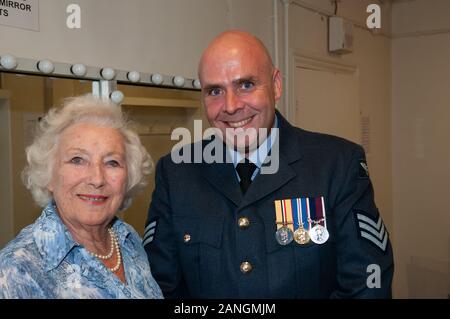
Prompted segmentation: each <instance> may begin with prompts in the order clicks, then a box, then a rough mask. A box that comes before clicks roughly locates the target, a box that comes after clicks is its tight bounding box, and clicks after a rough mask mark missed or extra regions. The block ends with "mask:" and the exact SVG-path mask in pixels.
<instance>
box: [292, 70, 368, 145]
mask: <svg viewBox="0 0 450 319" xmlns="http://www.w3.org/2000/svg"><path fill="white" fill-rule="evenodd" d="M293 94H294V98H295V100H294V102H295V110H294V116H293V118H294V124H295V126H298V127H301V128H303V129H306V130H310V131H315V132H321V133H327V134H332V135H337V136H340V137H343V138H346V139H348V140H351V141H353V142H355V143H358V144H361V126H360V108H359V104H358V76H357V72H339V71H336V70H332V69H330V70H327V69H321V68H308V67H303V66H297V67H296V68H295V78H294V92H293Z"/></svg>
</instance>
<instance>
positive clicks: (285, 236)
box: [275, 226, 294, 246]
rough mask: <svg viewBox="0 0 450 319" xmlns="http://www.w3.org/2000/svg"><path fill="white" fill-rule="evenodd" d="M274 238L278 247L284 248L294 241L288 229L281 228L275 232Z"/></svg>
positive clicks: (285, 227)
mask: <svg viewBox="0 0 450 319" xmlns="http://www.w3.org/2000/svg"><path fill="white" fill-rule="evenodd" d="M275 238H276V240H277V242H278V243H279V244H280V245H283V246H285V245H287V244H289V243H291V242H292V241H293V240H294V234H293V233H292V230H291V229H290V228H288V227H287V226H283V227H280V228H279V229H278V230H277V231H276V233H275Z"/></svg>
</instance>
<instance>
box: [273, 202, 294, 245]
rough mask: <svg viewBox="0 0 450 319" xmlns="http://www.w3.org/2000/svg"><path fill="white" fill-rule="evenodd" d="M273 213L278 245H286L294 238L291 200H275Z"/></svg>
mask: <svg viewBox="0 0 450 319" xmlns="http://www.w3.org/2000/svg"><path fill="white" fill-rule="evenodd" d="M275 213H276V225H277V231H276V232H275V238H276V240H277V242H278V243H279V244H280V245H283V246H286V245H288V244H290V243H291V242H292V241H293V240H294V228H293V222H292V205H291V201H290V200H276V201H275Z"/></svg>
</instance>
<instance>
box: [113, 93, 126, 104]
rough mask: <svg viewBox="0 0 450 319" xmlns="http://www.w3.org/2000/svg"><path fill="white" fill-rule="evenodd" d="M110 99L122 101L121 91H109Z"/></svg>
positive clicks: (118, 102) (117, 101) (117, 102)
mask: <svg viewBox="0 0 450 319" xmlns="http://www.w3.org/2000/svg"><path fill="white" fill-rule="evenodd" d="M110 98H111V101H113V102H114V103H116V104H120V103H122V101H123V98H124V96H123V93H122V92H121V91H119V90H115V91H114V92H112V93H111V95H110Z"/></svg>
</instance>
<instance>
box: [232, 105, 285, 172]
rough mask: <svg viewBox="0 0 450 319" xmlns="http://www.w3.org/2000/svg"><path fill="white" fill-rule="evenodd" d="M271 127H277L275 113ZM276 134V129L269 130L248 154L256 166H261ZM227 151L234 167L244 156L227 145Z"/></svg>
mask: <svg viewBox="0 0 450 319" xmlns="http://www.w3.org/2000/svg"><path fill="white" fill-rule="evenodd" d="M272 128H278V117H277V115H276V114H275V119H274V121H273V126H272ZM277 134H278V130H273V129H272V130H270V134H269V136H267V138H266V139H265V140H264V142H263V143H262V144H261V145H260V146H259V147H258V148H257V149H256V150H254V151H253V152H252V153H251V154H250V155H249V156H248V159H249V161H250V162H252V163H253V164H255V165H256V166H257V167H258V168H261V165H262V163H264V160H265V159H266V157H267V155H268V154H269V152H270V150H271V148H272V146H273V144H274V143H275V141H276V139H277ZM227 151H228V155H229V156H230V157H231V159H232V161H233V165H234V168H236V166H237V164H238V163H239V162H241V161H242V160H243V159H244V158H245V155H244V154H242V153H240V152H237V151H235V150H234V149H232V148H229V147H227Z"/></svg>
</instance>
